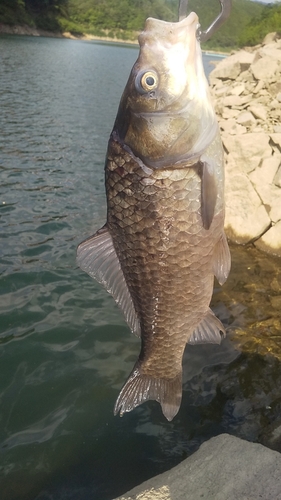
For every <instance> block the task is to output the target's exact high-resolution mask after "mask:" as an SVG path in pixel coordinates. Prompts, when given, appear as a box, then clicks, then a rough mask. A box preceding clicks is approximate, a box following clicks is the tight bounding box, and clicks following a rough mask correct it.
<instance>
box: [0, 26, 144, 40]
mask: <svg viewBox="0 0 281 500" xmlns="http://www.w3.org/2000/svg"><path fill="white" fill-rule="evenodd" d="M0 34H1V35H28V36H46V37H50V38H70V39H72V40H100V41H105V42H116V43H127V44H130V45H132V44H133V45H138V40H137V38H136V39H134V40H123V39H121V38H111V37H108V36H104V37H102V36H96V35H89V34H86V33H84V34H81V35H73V34H72V33H70V32H68V31H65V32H63V33H60V32H58V31H46V30H42V29H39V28H35V27H31V26H28V25H27V24H25V25H19V24H15V25H9V24H3V23H0Z"/></svg>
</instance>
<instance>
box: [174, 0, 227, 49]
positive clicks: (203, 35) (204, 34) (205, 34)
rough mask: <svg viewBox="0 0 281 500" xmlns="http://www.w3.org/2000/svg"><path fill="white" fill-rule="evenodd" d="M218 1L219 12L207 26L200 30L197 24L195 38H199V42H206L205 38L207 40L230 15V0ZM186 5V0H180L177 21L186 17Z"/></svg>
mask: <svg viewBox="0 0 281 500" xmlns="http://www.w3.org/2000/svg"><path fill="white" fill-rule="evenodd" d="M219 2H220V4H221V11H220V14H219V15H218V16H217V17H216V19H215V20H214V21H213V22H212V23H211V24H210V26H209V28H207V29H206V30H205V31H201V29H200V25H199V27H198V29H197V38H198V40H200V42H206V40H208V39H209V38H210V37H211V36H212V35H213V34H214V33H215V31H217V30H218V29H219V28H220V26H221V25H222V24H223V23H224V22H225V21H226V20H227V18H228V17H229V16H230V12H231V3H232V0H219ZM187 5H188V0H180V3H179V21H182V20H183V19H184V18H185V17H186V11H187Z"/></svg>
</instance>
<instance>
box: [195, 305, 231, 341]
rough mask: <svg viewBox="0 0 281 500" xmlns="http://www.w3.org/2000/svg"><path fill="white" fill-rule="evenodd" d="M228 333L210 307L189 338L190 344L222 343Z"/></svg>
mask: <svg viewBox="0 0 281 500" xmlns="http://www.w3.org/2000/svg"><path fill="white" fill-rule="evenodd" d="M225 335H226V333H225V328H224V326H223V324H222V323H221V321H220V320H219V319H218V318H217V317H216V315H215V314H214V313H213V311H211V309H209V310H208V311H207V313H206V314H205V316H204V317H203V319H202V320H201V321H200V323H199V325H198V326H197V328H195V330H194V332H193V334H192V335H191V337H190V339H189V340H188V342H187V343H188V344H220V343H221V341H222V338H224V337H225Z"/></svg>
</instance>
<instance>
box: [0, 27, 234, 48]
mask: <svg viewBox="0 0 281 500" xmlns="http://www.w3.org/2000/svg"><path fill="white" fill-rule="evenodd" d="M0 35H27V36H46V37H50V38H69V39H71V40H86V41H87V40H88V41H91V40H96V41H100V42H109V43H122V44H128V45H136V46H138V45H139V44H138V39H137V37H136V38H135V39H133V40H123V39H121V38H116V37H115V38H112V37H108V36H96V35H89V34H87V33H84V34H81V35H73V34H72V33H70V32H68V31H65V32H63V33H60V32H58V31H57V32H56V31H46V30H41V29H39V28H33V27H31V26H28V25H18V24H15V25H13V26H11V25H9V24H3V23H0ZM202 52H203V53H204V54H206V55H212V54H214V55H229V52H225V51H222V50H212V49H206V50H204V49H202Z"/></svg>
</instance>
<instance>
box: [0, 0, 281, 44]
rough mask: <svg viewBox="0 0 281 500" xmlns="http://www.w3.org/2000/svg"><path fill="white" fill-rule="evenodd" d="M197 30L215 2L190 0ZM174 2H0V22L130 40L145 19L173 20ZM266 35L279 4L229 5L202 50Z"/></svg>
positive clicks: (278, 15)
mask: <svg viewBox="0 0 281 500" xmlns="http://www.w3.org/2000/svg"><path fill="white" fill-rule="evenodd" d="M189 10H190V11H191V10H194V11H195V12H197V14H198V15H199V18H200V22H201V26H202V28H203V29H205V28H207V27H208V25H209V24H210V22H211V21H212V20H213V19H214V18H215V17H216V16H217V15H218V13H219V11H220V6H219V2H218V0H208V2H207V1H206V0H190V2H189ZM177 12H178V0H119V1H118V2H117V1H116V0H0V23H3V24H9V25H15V24H20V25H22V24H26V25H28V26H34V27H37V28H41V29H44V30H49V31H55V32H65V31H67V32H70V33H72V34H75V35H79V34H82V33H86V34H92V35H96V36H100V37H103V36H109V37H111V38H119V39H123V40H126V39H136V37H137V34H138V32H139V31H140V30H141V29H142V28H143V25H144V22H145V19H146V18H147V17H149V16H150V17H156V18H159V19H164V20H166V21H176V20H177ZM269 31H281V4H280V3H278V4H274V5H273V4H271V5H266V6H265V5H264V4H261V3H257V2H252V1H250V0H233V8H232V13H231V16H230V18H229V20H228V21H227V22H226V23H225V25H224V26H223V27H222V28H221V29H220V30H219V31H218V32H217V33H216V34H215V35H214V36H213V37H212V38H211V40H209V41H208V42H206V43H205V44H204V45H203V48H205V49H217V50H231V49H232V48H237V47H239V46H241V45H243V44H248V45H254V44H257V43H259V42H260V41H261V40H262V38H263V37H264V35H265V34H266V33H267V32H269Z"/></svg>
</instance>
